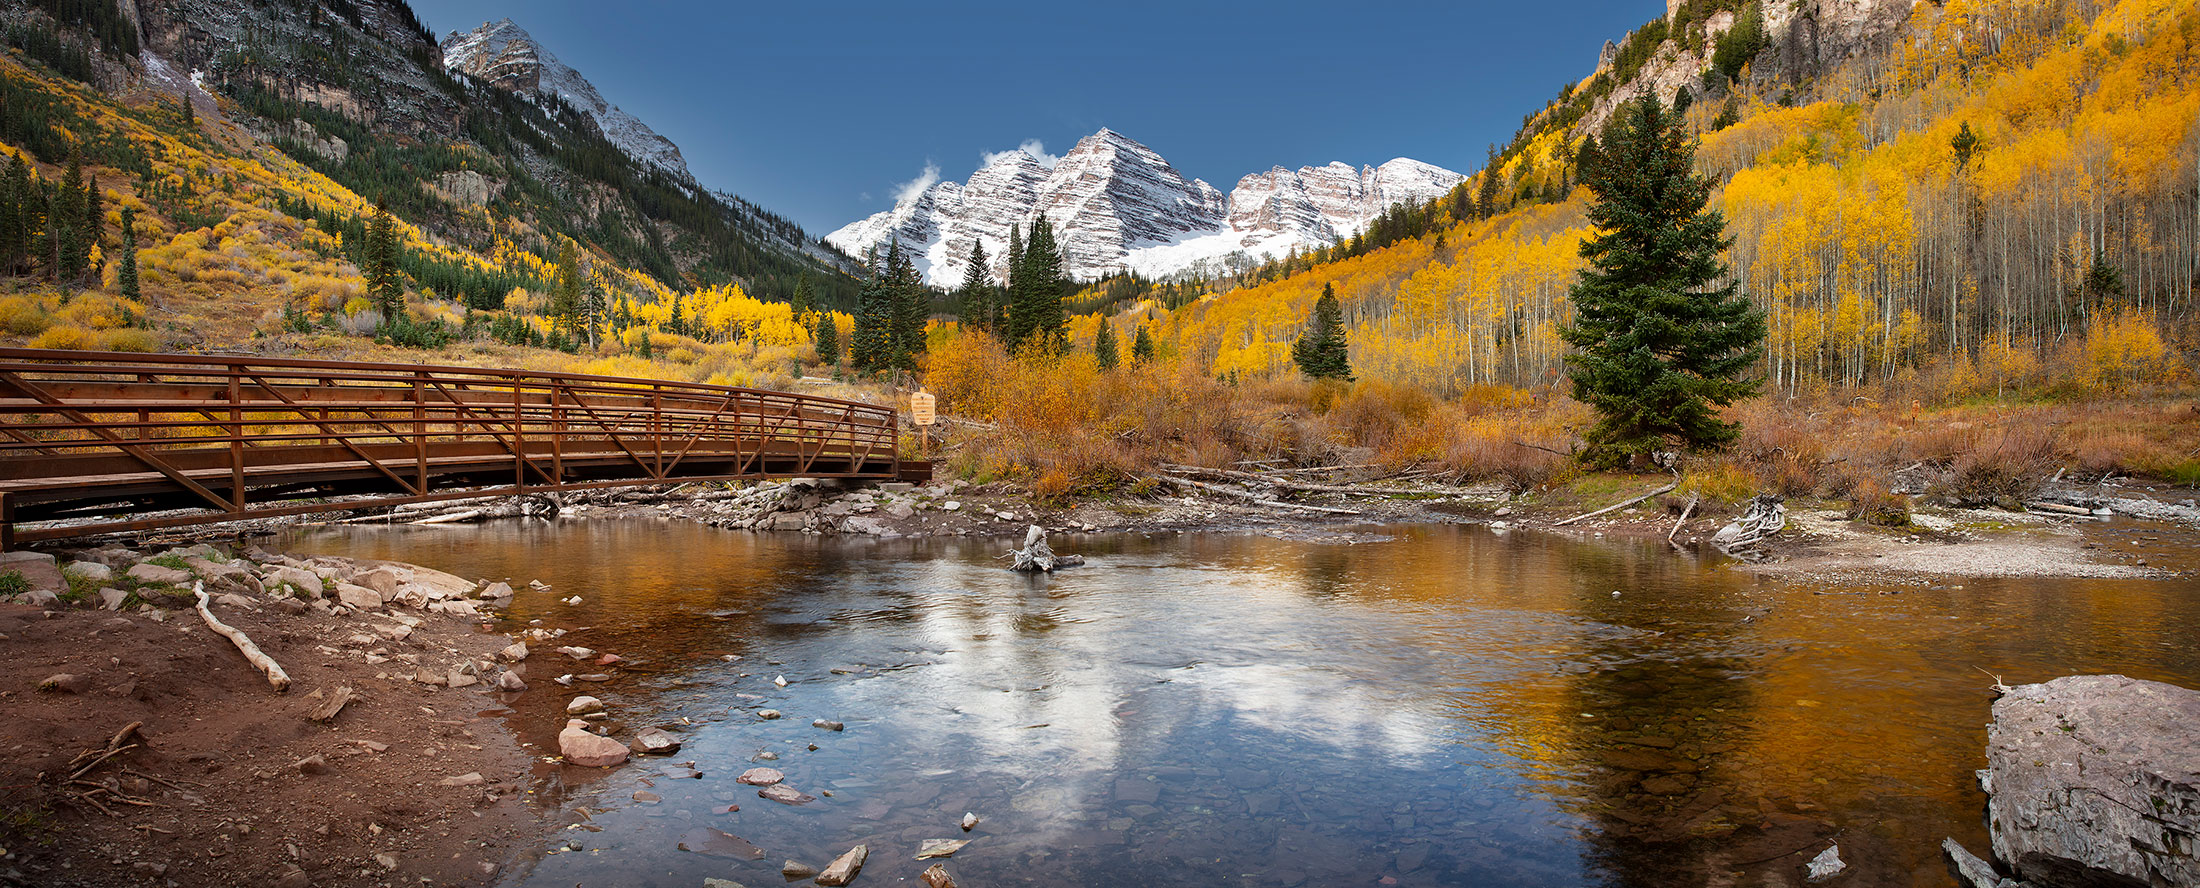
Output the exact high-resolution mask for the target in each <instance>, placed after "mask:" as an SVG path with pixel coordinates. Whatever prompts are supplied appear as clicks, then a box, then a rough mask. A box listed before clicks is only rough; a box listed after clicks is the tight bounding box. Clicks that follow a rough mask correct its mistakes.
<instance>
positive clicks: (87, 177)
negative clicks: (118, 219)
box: [84, 173, 107, 251]
mask: <svg viewBox="0 0 2200 888" xmlns="http://www.w3.org/2000/svg"><path fill="white" fill-rule="evenodd" d="M106 242H107V200H106V197H105V196H104V195H102V194H100V193H99V174H97V173H85V174H84V247H85V250H86V251H89V250H90V249H91V248H92V247H101V246H105V245H106Z"/></svg>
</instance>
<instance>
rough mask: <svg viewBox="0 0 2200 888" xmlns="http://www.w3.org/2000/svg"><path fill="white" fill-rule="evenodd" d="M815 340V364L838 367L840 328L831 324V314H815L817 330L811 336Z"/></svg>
mask: <svg viewBox="0 0 2200 888" xmlns="http://www.w3.org/2000/svg"><path fill="white" fill-rule="evenodd" d="M811 335H812V337H813V338H815V339H816V340H817V362H818V363H820V364H827V365H832V366H838V365H839V364H840V327H839V325H837V324H834V323H833V313H832V312H829V311H821V312H818V313H817V328H816V330H815V331H814V332H813V333H812V334H811Z"/></svg>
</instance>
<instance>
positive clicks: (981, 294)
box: [955, 241, 994, 330]
mask: <svg viewBox="0 0 2200 888" xmlns="http://www.w3.org/2000/svg"><path fill="white" fill-rule="evenodd" d="M993 302H994V290H993V269H991V268H988V267H987V266H986V256H985V244H984V242H982V241H981V242H978V243H973V244H971V245H970V267H969V268H968V269H966V270H964V271H963V283H962V289H959V290H956V291H955V306H956V310H957V312H958V313H959V314H960V315H961V316H962V325H963V329H965V330H991V329H993V314H994V311H993Z"/></svg>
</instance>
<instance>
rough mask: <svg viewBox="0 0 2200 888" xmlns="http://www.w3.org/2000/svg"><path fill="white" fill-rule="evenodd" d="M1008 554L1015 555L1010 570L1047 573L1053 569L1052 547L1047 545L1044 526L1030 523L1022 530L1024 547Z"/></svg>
mask: <svg viewBox="0 0 2200 888" xmlns="http://www.w3.org/2000/svg"><path fill="white" fill-rule="evenodd" d="M1009 554H1011V555H1014V556H1016V563H1014V564H1011V565H1009V569H1010V570H1014V571H1020V572H1023V573H1049V572H1052V571H1053V570H1054V561H1055V559H1054V549H1053V547H1051V546H1048V545H1047V531H1046V528H1043V527H1040V526H1039V525H1036V524H1034V525H1031V526H1030V527H1029V528H1027V529H1025V531H1024V547H1023V548H1021V549H1016V550H1014V551H1012V552H1010V553H1009Z"/></svg>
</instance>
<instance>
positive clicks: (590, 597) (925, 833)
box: [282, 521, 2200, 888]
mask: <svg viewBox="0 0 2200 888" xmlns="http://www.w3.org/2000/svg"><path fill="white" fill-rule="evenodd" d="M2097 533H2100V534H2106V535H2108V536H2109V537H2110V538H2111V545H2117V544H2119V543H2120V541H2121V540H2122V538H2123V537H2122V536H2118V535H2125V536H2129V537H2130V541H2131V543H2132V544H2133V545H2145V546H2152V547H2155V549H2154V550H2155V551H2170V550H2176V549H2179V548H2182V549H2183V550H2184V551H2187V552H2190V551H2193V547H2194V545H2195V543H2196V541H2195V540H2194V539H2192V538H2191V535H2190V534H2189V533H2188V534H2184V535H2182V536H2180V535H2179V532H2177V531H2170V530H2164V529H2161V528H2158V527H2153V526H2146V525H2126V526H2121V527H2116V528H2106V529H2103V530H2101V531H2097ZM2140 534H2144V535H2146V536H2150V537H2154V538H2155V539H2153V540H2152V541H2149V542H2144V543H2140V542H2139V540H2140V539H2141V537H2140ZM1053 542H1054V544H1055V548H1056V549H1057V550H1058V551H1063V552H1075V553H1081V554H1084V555H1086V556H1088V557H1089V558H1090V564H1089V565H1088V566H1086V567H1083V568H1078V569H1075V570H1071V571H1066V572H1063V573H1061V574H1058V575H1055V576H1050V577H1036V578H1034V577H1025V576H1020V575H1016V574H1013V573H1010V572H1009V571H1007V570H1005V569H1004V565H1005V564H1006V561H1005V560H1003V559H1002V558H1001V557H1000V555H1001V553H1002V552H1003V551H1004V550H1005V549H1007V548H1008V545H1009V542H1008V541H1006V540H1001V541H980V540H972V539H898V540H875V539H869V538H861V539H853V538H841V537H814V536H802V535H796V534H781V535H752V534H747V533H739V532H728V531H721V530H715V529H711V528H707V527H703V526H700V525H695V524H689V523H685V522H677V521H662V522H660V521H565V522H555V523H545V522H525V523H522V522H510V523H502V524H493V525H486V526H480V527H441V528H425V527H420V528H412V527H408V528H392V529H374V528H346V529H329V530H312V531H301V532H298V533H296V534H295V535H293V536H292V537H290V538H288V539H285V540H283V541H282V545H283V547H284V548H287V549H288V550H291V551H302V552H317V553H324V554H342V555H351V556H356V557H374V558H389V559H396V560H402V561H411V562H417V563H420V564H425V565H428V566H432V567H437V568H441V569H444V570H449V571H452V572H454V573H458V574H461V575H464V576H468V577H484V578H489V579H506V580H509V581H510V582H512V584H513V585H514V587H517V588H521V591H520V593H519V597H518V599H517V600H516V602H515V603H514V605H513V608H512V610H511V614H510V619H509V622H508V625H507V626H506V627H505V628H507V629H508V630H510V631H517V630H518V629H521V628H524V627H525V626H526V625H527V623H528V622H529V621H530V620H538V619H539V620H541V621H543V623H542V625H545V626H548V627H554V628H555V627H562V628H567V629H571V630H573V632H572V633H571V634H569V635H568V636H567V638H566V639H565V643H570V644H575V645H583V646H587V647H590V648H595V649H597V650H600V651H606V652H610V653H614V654H617V655H619V656H621V657H624V658H625V659H626V661H627V662H626V663H623V664H620V666H619V668H617V669H615V670H612V671H614V672H615V674H616V677H615V678H614V679H613V680H612V681H610V682H607V683H603V684H587V683H578V682H577V683H576V687H575V688H574V689H573V690H566V689H563V688H560V687H559V686H558V685H556V684H553V683H551V681H550V679H551V678H552V677H554V676H555V675H556V674H558V673H562V672H588V671H591V670H592V669H594V667H582V666H580V665H578V664H575V663H573V662H572V661H570V660H567V659H565V658H564V657H561V656H560V655H558V654H556V653H555V652H552V651H548V650H542V649H540V648H538V652H537V653H536V655H535V656H534V657H533V658H531V659H530V660H529V661H528V663H527V666H528V669H529V671H528V673H527V676H526V677H527V680H528V682H529V683H530V684H531V685H533V687H534V690H531V691H529V692H527V693H525V694H522V695H519V696H518V697H517V698H516V700H515V701H514V702H513V704H512V707H513V708H512V709H511V710H510V711H509V712H508V713H502V714H504V715H505V716H506V717H508V718H509V719H510V720H511V723H512V725H513V727H514V729H515V731H516V732H517V733H519V735H520V736H521V737H522V739H523V740H526V741H529V742H532V743H534V744H536V745H537V747H538V751H540V752H546V753H547V752H554V751H555V749H556V743H555V740H554V736H555V733H556V731H557V728H558V727H560V726H561V725H562V723H563V715H562V706H563V704H564V701H565V700H567V699H569V698H570V697H572V696H574V695H575V694H577V693H582V692H586V693H593V694H595V695H596V696H599V697H602V698H603V699H605V700H606V701H608V702H609V703H610V705H611V708H612V710H613V711H614V712H615V713H616V714H617V715H618V716H619V719H620V720H621V721H623V722H625V723H626V726H627V727H628V728H629V729H630V730H631V729H632V728H638V727H642V726H646V725H672V726H675V727H676V729H677V730H678V732H679V733H680V736H681V738H682V739H683V740H684V741H685V748H684V749H682V750H681V751H680V752H679V753H678V754H677V755H674V756H672V757H670V758H669V759H650V758H637V759H636V762H635V763H634V764H630V765H628V766H626V767H624V768H621V769H618V770H614V771H611V772H595V771H584V770H583V769H578V768H559V767H556V766H545V767H543V768H542V769H541V770H540V771H539V772H538V774H537V776H536V778H535V779H536V782H537V796H536V797H537V798H539V799H540V800H541V803H542V804H543V805H545V807H546V808H550V809H552V811H553V813H552V815H551V818H552V822H553V826H555V827H558V828H557V829H556V830H555V831H554V832H552V833H550V834H548V835H545V836H544V837H543V839H542V841H541V844H540V845H539V847H537V848H534V849H532V850H530V851H528V852H525V853H523V854H522V855H521V856H520V857H519V858H518V859H516V860H513V861H511V862H509V863H508V865H507V867H506V869H505V872H506V877H505V883H506V884H508V885H513V886H552V885H555V886H568V885H575V884H583V885H627V886H666V888H671V886H678V888H694V886H697V885H700V884H702V880H703V879H704V878H706V877H715V878H725V879H732V880H735V881H739V882H743V883H746V884H748V885H751V886H764V885H775V884H780V879H779V867H780V863H781V862H782V861H783V860H786V859H790V858H791V859H795V860H801V861H806V862H808V863H810V864H811V865H813V866H820V867H822V866H823V865H824V864H825V863H826V862H827V861H829V860H830V859H831V858H832V857H834V856H835V855H837V854H839V853H840V852H841V851H844V850H846V849H847V848H848V847H849V846H851V845H854V844H857V843H863V844H867V845H868V846H869V847H870V849H871V856H870V861H869V863H868V864H867V865H866V866H865V868H864V871H863V876H862V878H861V879H860V880H858V882H857V883H856V884H857V885H859V886H860V885H889V884H917V882H916V880H915V877H916V874H917V873H918V872H919V871H920V870H922V869H924V868H925V867H926V866H928V865H930V864H931V863H933V862H934V861H924V862H918V861H916V860H915V859H913V858H914V856H915V853H916V851H917V849H918V847H919V845H920V843H921V842H922V841H923V840H926V839H974V841H973V842H972V843H971V844H970V845H969V846H968V847H967V848H965V849H963V850H962V851H960V852H958V853H956V854H955V855H954V856H953V857H952V858H951V859H948V860H945V861H943V862H945V863H946V864H947V866H948V869H949V870H951V871H952V872H953V873H954V874H955V876H956V878H957V879H958V880H959V881H960V882H961V884H963V885H965V886H970V888H990V886H1007V885H1087V886H1125V885H1200V886H1213V885H1249V886H1254V885H1257V886H1279V885H1280V886H1296V885H1373V884H1398V885H1519V886H1545V885H1548V886H1574V885H1625V886H1653V885H1658V886H1662V885H1676V884H1738V883H1747V884H1751V885H1759V884H1768V883H1769V884H1789V883H1796V882H1799V881H1800V873H1801V868H1802V865H1803V863H1804V862H1805V861H1806V860H1808V859H1809V858H1811V857H1812V856H1814V855H1816V854H1818V853H1819V852H1821V851H1822V850H1824V849H1825V848H1826V847H1827V846H1828V845H1829V844H1832V843H1836V842H1837V843H1838V844H1839V846H1840V849H1841V850H1840V853H1841V856H1842V857H1843V859H1844V860H1845V861H1847V863H1848V864H1849V865H1850V867H1851V870H1850V872H1849V873H1848V874H1847V875H1845V876H1844V879H1845V880H1846V881H1845V884H1846V885H1920V886H1925V885H1930V886H1944V885H1948V884H1952V883H1951V882H1950V880H1949V879H1948V876H1947V875H1946V871H1945V869H1944V868H1943V866H1942V865H1941V863H1940V860H1939V855H1938V849H1937V845H1938V843H1939V841H1940V839H1941V837H1943V836H1950V835H1952V836H1955V837H1956V838H1957V839H1959V840H1961V841H1963V842H1965V843H1966V844H1967V845H1969V846H1970V847H1972V848H1973V849H1974V850H1978V851H1984V850H1985V832H1984V828H1983V826H1982V825H1981V824H1980V813H1981V811H1982V808H1983V805H1984V796H1983V795H1982V794H1981V793H1980V792H1979V790H1978V787H1977V784H1976V782H1975V780H1974V778H1973V775H1972V772H1973V770H1974V769H1976V768H1978V767H1981V766H1982V765H1983V751H1982V749H1981V747H1982V744H1983V742H1984V738H1985V725H1986V722H1987V721H1988V719H1989V706H1990V705H1991V700H1990V697H1989V695H1988V693H1987V687H1988V685H1990V684H1991V683H1992V682H1993V679H1992V678H1991V677H1989V674H1988V673H1992V674H1993V675H1999V676H2001V677H2002V678H2003V679H2004V680H2005V681H2007V682H2008V683H2010V684H2018V683H2023V682H2030V681H2040V680H2045V679H2048V678H2052V677H2055V676H2059V675H2064V674H2070V673H2081V672H2120V673H2124V674H2127V675H2132V676H2135V677H2140V678H2148V679H2156V680H2163V681H2172V682H2177V683H2180V684H2184V685H2187V686H2200V645H2195V643H2194V641H2193V640H2194V639H2195V638H2200V581H2195V580H2193V579H2191V578H2189V577H2188V578H2184V579H2175V580H2143V581H2142V580H1978V579H1972V580H1952V581H1945V582H1938V583H1930V582H1911V583H1888V584H1883V585H1865V586H1843V587H1827V586H1824V585H1822V584H1810V583H1802V582H1796V581H1790V580H1775V579H1761V578H1757V577H1754V576H1752V575H1751V574H1748V573H1746V572H1743V571H1739V570H1734V569H1732V568H1731V567H1729V566H1725V565H1722V564H1719V563H1716V562H1714V561H1710V560H1699V559H1698V558H1696V557H1694V556H1676V555H1675V554H1674V553H1673V552H1671V551H1670V550H1668V549H1666V547H1665V544H1664V543H1663V542H1662V541H1647V542H1636V541H1616V540H1606V539H1598V538H1593V537H1586V536H1559V535H1546V534H1528V533H1518V532H1515V533H1503V532H1493V531H1491V530H1489V529H1486V528H1480V527H1455V526H1408V527H1389V528H1368V529H1362V530H1360V531H1358V532H1355V533H1340V534H1336V535H1317V536H1314V537H1312V538H1305V539H1278V538H1272V537H1267V536H1258V535H1242V534H1231V535H1224V534H1214V535H1167V536H1154V537H1150V538H1148V537H1141V536H1136V535H1092V536H1062V535H1057V536H1055V537H1054V539H1053ZM2155 563H2156V564H2162V563H2163V562H2162V561H2159V560H2158V561H2156V562H2155ZM531 579H540V580H542V581H543V582H546V583H550V584H551V585H552V586H553V589H552V591H550V592H530V591H527V590H526V589H525V588H524V585H525V583H526V582H527V581H528V580H531ZM571 595H579V596H581V597H582V602H581V603H580V604H578V605H566V604H563V603H561V602H560V601H559V599H561V598H563V597H566V596H571ZM778 676H784V677H785V679H786V681H787V684H786V686H785V687H784V688H782V687H779V686H778V685H777V684H775V683H774V681H773V679H774V678H775V677H778ZM764 708H771V709H776V710H779V711H780V712H782V713H784V717H783V718H780V719H778V720H774V721H765V720H761V719H759V718H758V717H757V716H756V715H755V711H756V710H759V709H764ZM683 718H685V719H686V720H687V722H688V724H686V725H681V724H680V722H681V720H682V719H683ZM820 718H822V719H829V720H833V721H839V722H843V723H845V724H846V730H845V731H841V732H832V731H827V730H823V729H819V728H816V727H812V726H811V721H812V720H813V719H820ZM623 736H625V735H622V737H623ZM812 745H815V746H816V749H814V750H812V749H810V748H809V747H810V746H812ZM764 753H770V754H773V755H776V756H777V759H776V760H760V755H761V754H764ZM686 763H692V772H700V777H697V778H692V779H691V778H689V777H687V776H685V775H687V774H690V773H692V772H691V771H690V769H689V768H687V767H683V765H684V764H686ZM759 765H766V766H770V767H774V768H777V769H779V770H781V771H783V772H785V774H786V776H787V782H788V783H789V784H791V785H792V786H794V787H795V788H797V789H800V790H801V791H803V792H804V793H807V794H809V795H811V796H815V797H816V800H815V801H811V802H808V803H806V804H803V805H799V806H789V805H782V804H779V803H775V802H772V801H768V800H765V799H762V798H759V797H758V796H757V790H756V788H755V787H751V786H744V785H740V784H737V783H735V782H734V777H735V776H736V775H738V774H740V773H741V772H742V771H743V770H744V769H747V768H750V767H755V766H759ZM828 791H829V793H830V794H829V795H828V794H827V793H828ZM637 792H640V793H643V794H644V795H643V797H642V798H643V799H644V800H641V801H638V800H637V799H636V795H635V794H636V793H637ZM650 796H655V797H657V798H658V799H659V800H657V801H647V800H646V799H648V798H649V797H650ZM728 804H736V805H739V807H740V810H739V811H737V812H732V813H716V811H718V810H722V809H723V807H724V806H726V805H728ZM576 808H586V809H587V810H588V811H589V814H588V815H587V816H586V817H583V816H581V815H577V814H575V813H573V812H574V810H575V809H576ZM965 812H971V813H975V814H976V815H978V817H980V818H982V823H980V825H979V826H978V827H977V829H976V830H974V831H972V832H970V833H967V834H966V833H964V832H963V831H962V830H961V829H960V828H959V827H958V826H957V825H956V824H957V821H958V820H959V819H960V818H961V817H962V816H963V814H964V813H965ZM584 820H585V821H586V825H585V826H582V827H577V828H575V827H568V826H567V825H568V824H574V823H578V822H582V821H584ZM713 830H715V831H722V832H723V833H726V834H730V836H733V837H738V839H737V840H734V841H728V840H727V839H725V838H721V837H719V836H718V835H717V833H715V832H712V831H713ZM683 845H685V846H687V848H688V849H689V850H683V848H682V846H683ZM751 847H753V848H755V849H757V851H758V852H760V853H761V854H762V855H763V856H762V857H759V858H755V859H750V856H749V855H750V854H751V853H752V852H750V851H749V848H751Z"/></svg>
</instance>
